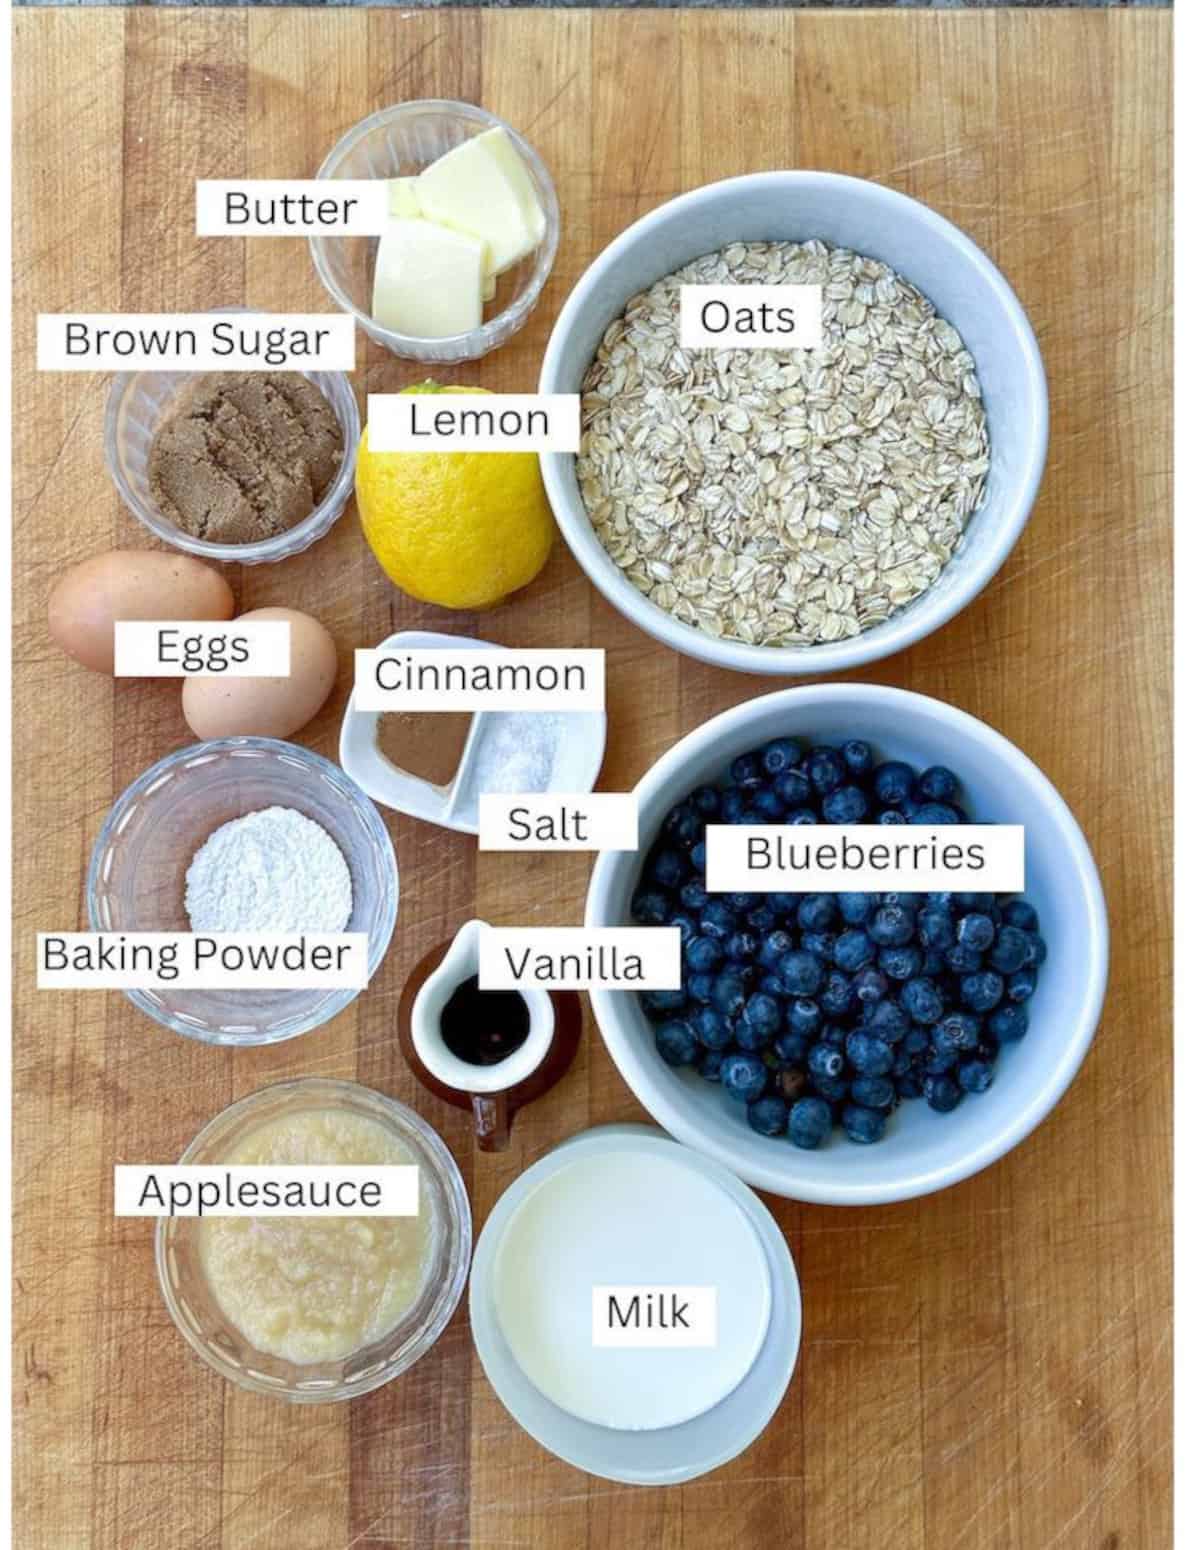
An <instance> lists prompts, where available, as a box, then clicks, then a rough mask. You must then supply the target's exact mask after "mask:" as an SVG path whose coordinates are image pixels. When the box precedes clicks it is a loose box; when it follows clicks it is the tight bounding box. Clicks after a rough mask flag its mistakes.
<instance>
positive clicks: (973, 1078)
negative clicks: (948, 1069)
mask: <svg viewBox="0 0 1200 1550" xmlns="http://www.w3.org/2000/svg"><path fill="white" fill-rule="evenodd" d="M995 1074H996V1068H995V1067H994V1066H993V1065H992V1062H991V1061H990V1060H964V1061H963V1063H962V1065H960V1066H959V1068H958V1085H959V1086H960V1087H961V1088H962V1090H963V1092H965V1093H985V1092H987V1090H988V1088H989V1087H990V1086H991V1085H992V1077H993V1076H995Z"/></svg>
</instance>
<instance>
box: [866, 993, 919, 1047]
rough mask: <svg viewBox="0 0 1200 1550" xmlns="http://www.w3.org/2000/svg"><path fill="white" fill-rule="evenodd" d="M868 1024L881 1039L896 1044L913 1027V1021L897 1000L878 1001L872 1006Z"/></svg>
mask: <svg viewBox="0 0 1200 1550" xmlns="http://www.w3.org/2000/svg"><path fill="white" fill-rule="evenodd" d="M867 1026H868V1027H869V1028H870V1030H871V1032H872V1033H875V1034H878V1036H879V1037H880V1038H881V1039H886V1040H887V1042H888V1043H889V1044H895V1043H897V1042H898V1041H899V1040H900V1039H902V1038H903V1037H904V1035H905V1034H906V1033H907V1032H908V1030H909V1029H910V1028H911V1027H912V1021H911V1019H910V1018H909V1015H908V1013H907V1012H906V1011H905V1010H904V1008H903V1007H902V1006H900V1005H899V1004H898V1003H897V1002H895V1001H887V1000H885V1001H877V1002H876V1003H875V1005H874V1006H873V1007H872V1008H871V1013H870V1016H869V1017H868V1018H867Z"/></svg>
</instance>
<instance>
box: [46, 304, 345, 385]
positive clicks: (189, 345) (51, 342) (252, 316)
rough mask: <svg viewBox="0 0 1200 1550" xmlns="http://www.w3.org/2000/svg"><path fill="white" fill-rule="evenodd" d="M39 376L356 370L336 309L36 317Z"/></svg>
mask: <svg viewBox="0 0 1200 1550" xmlns="http://www.w3.org/2000/svg"><path fill="white" fill-rule="evenodd" d="M37 366H38V370H39V371H235V370H236V371H353V370H354V319H353V318H352V317H351V316H350V315H349V313H340V312H337V313H335V312H120V313H118V312H40V313H39V314H38V320H37Z"/></svg>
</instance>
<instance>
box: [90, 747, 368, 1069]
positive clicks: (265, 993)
mask: <svg viewBox="0 0 1200 1550" xmlns="http://www.w3.org/2000/svg"><path fill="white" fill-rule="evenodd" d="M272 807H279V808H287V809H291V810H292V811H293V812H296V813H299V814H301V815H302V816H303V817H304V818H307V819H310V820H311V821H312V822H313V823H314V824H318V825H319V826H320V827H321V828H322V829H323V830H324V831H325V834H326V835H328V837H329V838H330V839H331V840H332V841H333V842H334V844H335V845H336V846H337V848H338V849H339V850H340V851H341V854H342V857H343V858H344V860H345V863H346V867H347V869H348V871H349V874H350V897H351V904H350V917H349V919H348V921H347V922H346V925H345V928H344V929H345V930H346V931H355V932H363V933H365V935H366V937H367V976H368V979H369V978H370V976H371V975H373V974H374V972H375V970H376V969H377V968H378V966H379V963H380V961H381V960H382V958H383V955H384V952H385V951H386V950H387V946H388V943H389V942H390V941H391V937H392V931H393V929H394V928H395V924H396V908H397V903H398V900H399V878H398V875H397V870H396V854H395V851H394V850H393V848H392V842H391V839H390V838H389V836H388V832H387V830H386V828H385V827H384V825H383V820H382V819H381V818H380V816H379V813H378V811H377V810H376V808H375V805H374V804H373V803H372V802H371V800H370V799H369V797H367V796H366V794H365V793H364V792H363V791H362V790H360V788H359V787H358V786H357V785H356V784H355V783H354V781H352V780H351V779H350V778H349V777H348V776H347V775H345V774H344V773H343V772H342V771H341V770H340V769H338V767H337V766H336V765H335V764H331V763H330V762H329V760H328V759H323V758H322V757H321V756H320V755H319V754H315V753H312V752H310V750H309V749H307V748H301V747H300V746H299V745H298V744H295V743H285V742H280V741H278V740H276V739H275V738H269V737H226V738H217V739H214V740H213V741H211V742H207V743H196V744H192V745H191V746H190V747H187V748H181V749H179V750H178V751H177V752H176V753H173V754H168V756H167V757H166V758H165V759H160V760H159V762H158V763H157V764H155V765H152V766H151V768H150V769H148V770H146V771H145V773H144V774H142V775H140V776H139V777H138V778H137V780H135V781H134V782H133V784H132V785H131V786H129V787H128V789H127V790H126V791H125V792H124V793H123V794H122V795H121V797H120V798H119V799H118V800H117V802H116V804H115V805H114V807H113V809H112V811H111V812H110V813H109V815H108V818H107V819H106V820H105V823H104V827H103V828H102V829H101V831H100V835H99V838H98V839H97V841H96V846H95V849H94V850H93V852H92V860H91V866H90V867H89V869H88V880H87V906H88V918H89V922H90V925H91V929H92V930H93V931H105V932H112V933H121V934H132V933H135V932H144V931H188V930H190V929H191V925H190V922H189V918H188V913H187V910H186V908H185V904H184V899H185V893H186V879H187V872H188V868H189V866H190V865H191V862H192V860H193V857H194V856H195V854H196V852H197V851H198V850H199V849H200V848H201V846H203V845H204V843H205V841H206V840H208V838H209V837H210V836H211V835H212V834H213V833H214V831H215V830H217V829H219V828H220V827H221V826H222V825H223V824H227V823H230V822H232V821H233V820H235V819H239V818H244V817H246V816H247V815H248V814H250V813H259V812H262V811H263V810H264V809H267V808H272ZM125 994H126V995H127V996H128V997H129V999H130V1000H131V1001H132V1002H133V1004H134V1005H135V1006H137V1007H140V1008H141V1010H142V1011H143V1012H147V1013H149V1015H150V1016H151V1017H153V1018H154V1019H155V1020H156V1021H157V1022H160V1023H162V1024H163V1025H164V1027H167V1028H170V1029H172V1030H173V1031H174V1032H175V1033H181V1034H184V1035H185V1036H186V1037H187V1038H189V1039H199V1040H201V1041H202V1042H203V1043H205V1044H229V1045H250V1044H277V1043H279V1042H281V1041H282V1040H284V1039H294V1038H295V1037H296V1036H297V1035H298V1034H301V1033H308V1032H310V1031H311V1030H312V1029H313V1028H319V1027H320V1026H321V1025H322V1024H323V1023H327V1022H328V1021H329V1020H330V1018H332V1017H335V1016H336V1015H337V1014H338V1013H339V1012H340V1011H342V1010H343V1009H344V1008H345V1007H347V1006H348V1005H349V1004H350V1002H351V1001H353V1000H354V998H355V997H356V996H357V995H358V994H359V990H358V989H353V988H345V987H342V988H338V987H321V986H319V985H314V986H312V987H310V988H299V989H288V990H252V989H243V990H191V989H183V988H178V987H177V986H176V985H175V984H174V983H173V982H172V981H171V980H169V979H165V978H158V977H153V978H152V979H151V980H150V981H148V982H147V983H144V984H143V985H142V986H141V988H139V989H135V990H126V992H125Z"/></svg>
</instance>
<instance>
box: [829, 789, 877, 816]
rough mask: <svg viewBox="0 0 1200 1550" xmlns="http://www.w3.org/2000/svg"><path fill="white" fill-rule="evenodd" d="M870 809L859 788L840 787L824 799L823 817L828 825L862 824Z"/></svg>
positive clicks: (864, 794)
mask: <svg viewBox="0 0 1200 1550" xmlns="http://www.w3.org/2000/svg"><path fill="white" fill-rule="evenodd" d="M870 807H871V804H870V803H869V802H868V801H867V798H866V793H865V792H863V791H860V790H859V788H858V787H857V786H839V787H838V789H837V790H836V791H831V792H830V793H829V795H828V796H827V797H825V798H823V799H822V802H821V816H822V818H824V820H825V822H826V823H862V821H863V819H864V818H865V817H866V816H867V813H868V812H869V811H870Z"/></svg>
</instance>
